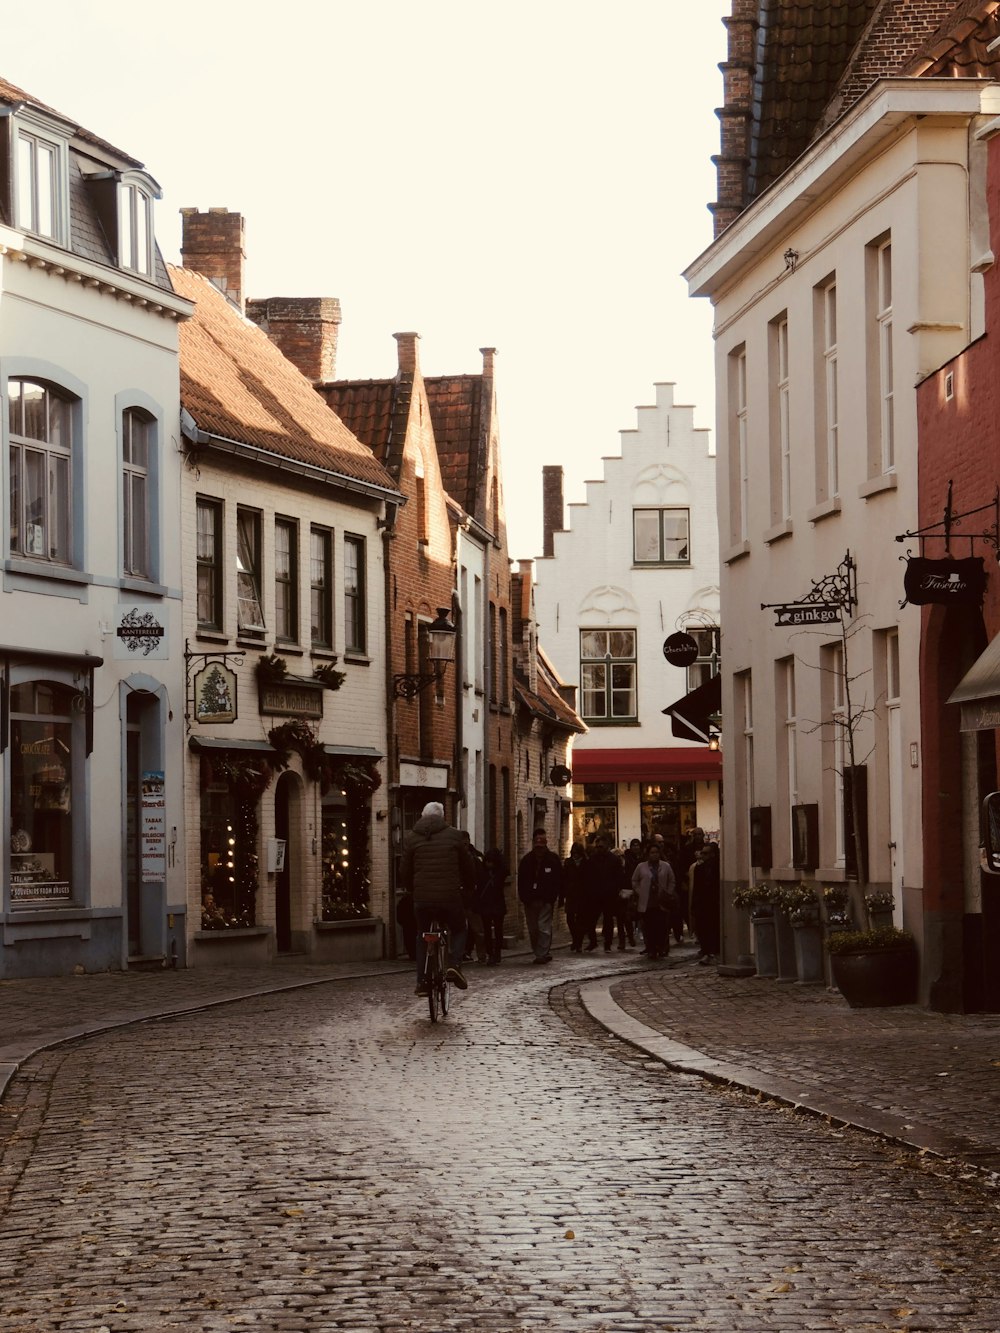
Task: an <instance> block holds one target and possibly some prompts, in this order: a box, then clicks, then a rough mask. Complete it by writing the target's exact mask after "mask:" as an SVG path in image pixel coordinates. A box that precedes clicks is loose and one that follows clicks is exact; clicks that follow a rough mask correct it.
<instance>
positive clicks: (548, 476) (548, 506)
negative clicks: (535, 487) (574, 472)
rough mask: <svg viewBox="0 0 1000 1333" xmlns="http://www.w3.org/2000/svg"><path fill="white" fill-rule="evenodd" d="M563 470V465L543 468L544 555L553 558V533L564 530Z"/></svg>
mask: <svg viewBox="0 0 1000 1333" xmlns="http://www.w3.org/2000/svg"><path fill="white" fill-rule="evenodd" d="M563 531H564V529H563V470H562V468H561V467H543V468H542V556H543V557H545V556H547V557H549V558H550V559H551V557H552V554H553V551H554V543H553V540H552V534H553V533H554V532H563Z"/></svg>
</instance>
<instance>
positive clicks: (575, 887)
mask: <svg viewBox="0 0 1000 1333" xmlns="http://www.w3.org/2000/svg"><path fill="white" fill-rule="evenodd" d="M586 863H587V849H586V848H585V847H584V845H583V843H582V842H574V844H573V846H572V847H571V848H570V849H569V856H568V857H567V858H566V860H565V861H564V862H563V869H562V898H563V902H564V903H565V904H566V924H567V926H568V927H569V934H570V940H571V941H572V943H571V945H570V948H571V950H572V952H573V953H582V952H583V940H584V936H585V935H587V934H588V933H589V935H590V940H591V944H590V947H591V948H592V949H596V948H597V933H596V925H595V922H594V919H593V918H592V916H591V913H590V912H589V910H588V902H589V899H588V895H587V889H586V886H585V884H584V882H583V870H584V866H585V865H586Z"/></svg>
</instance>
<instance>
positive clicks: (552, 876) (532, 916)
mask: <svg viewBox="0 0 1000 1333" xmlns="http://www.w3.org/2000/svg"><path fill="white" fill-rule="evenodd" d="M561 881H562V865H561V864H560V861H559V858H558V856H556V854H555V852H550V851H549V839H548V834H547V833H546V832H545V830H544V829H543V828H536V829H535V832H534V834H533V835H532V839H531V851H530V852H527V853H526V854H525V855H524V856H522V857H521V860H520V862H519V863H518V867H517V896H518V898H520V900H521V902H522V903H523V904H524V919H525V921H526V922H527V923H528V938H529V940H530V941H531V951H532V953H533V954H534V955H535V958H534V961H535V962H536V963H551V962H552V953H551V950H552V909H553V907H554V906H555V903H556V899H557V898H559V897H560V896H561Z"/></svg>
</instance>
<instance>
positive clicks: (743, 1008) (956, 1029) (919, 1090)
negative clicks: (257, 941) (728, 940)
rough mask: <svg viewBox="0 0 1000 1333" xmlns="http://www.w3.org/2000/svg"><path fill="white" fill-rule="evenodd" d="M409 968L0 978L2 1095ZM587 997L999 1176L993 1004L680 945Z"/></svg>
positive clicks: (683, 1057) (788, 1096)
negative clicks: (195, 1028)
mask: <svg viewBox="0 0 1000 1333" xmlns="http://www.w3.org/2000/svg"><path fill="white" fill-rule="evenodd" d="M633 960H634V963H633ZM616 961H617V960H616ZM622 961H623V962H624V959H622ZM574 962H575V960H574V958H573V956H572V955H571V954H567V953H566V952H565V951H564V950H563V949H560V950H559V951H558V952H557V954H556V965H555V966H554V967H552V968H550V969H546V977H547V978H548V979H549V980H550V981H551V983H553V984H559V983H561V982H564V981H569V980H572V979H573V974H574V972H575V971H576V969H575V967H574ZM560 964H561V965H560ZM412 966H413V965H412V963H410V962H409V961H408V960H406V959H405V958H404V959H400V960H396V961H394V962H376V963H337V964H314V963H309V962H306V961H304V960H299V959H283V960H281V961H279V962H277V963H274V964H272V965H263V966H255V967H246V968H237V967H232V968H218V969H209V968H193V969H187V970H182V971H176V972H175V971H163V972H105V973H100V974H99V975H87V976H70V977H42V978H38V979H34V980H12V981H0V1096H2V1095H3V1091H4V1089H5V1088H6V1086H7V1083H8V1082H9V1081H10V1079H11V1078H12V1076H13V1075H14V1073H15V1072H16V1070H17V1068H18V1066H19V1065H20V1064H22V1063H23V1062H24V1061H25V1060H26V1059H27V1058H28V1057H29V1056H30V1055H32V1054H33V1053H34V1052H35V1051H37V1050H40V1049H42V1048H44V1047H48V1046H52V1045H55V1044H58V1043H59V1042H63V1041H70V1040H73V1039H75V1038H79V1037H85V1036H88V1035H90V1034H92V1033H96V1032H101V1031H105V1030H107V1029H108V1028H114V1027H118V1026H122V1025H124V1024H128V1023H133V1022H137V1021H141V1020H143V1019H148V1018H162V1017H166V1016H168V1015H172V1014H181V1013H190V1012H195V1011H197V1010H200V1009H206V1008H209V1007H211V1006H214V1005H218V1004H229V1003H233V1002H235V1001H238V1000H240V999H243V998H246V997H248V996H253V995H260V994H266V993H269V992H272V991H280V990H289V989H296V988H299V987H303V986H315V985H321V984H323V983H324V982H328V981H335V980H345V979H348V978H352V977H368V976H383V975H391V974H396V973H400V972H409V971H410V969H411V968H412ZM612 966H613V965H612ZM581 998H582V1000H583V1003H584V1005H585V1007H586V1008H587V1010H588V1011H589V1012H590V1013H591V1014H592V1015H593V1017H594V1018H596V1019H597V1020H598V1022H600V1023H601V1024H602V1025H603V1026H604V1027H606V1028H607V1029H608V1030H609V1031H611V1032H613V1033H614V1034H615V1035H617V1036H619V1037H621V1038H623V1039H624V1040H625V1041H628V1042H630V1043H631V1044H632V1045H634V1046H636V1047H638V1048H639V1049H641V1050H643V1051H646V1052H647V1053H648V1054H649V1055H650V1056H652V1057H653V1058H655V1059H657V1060H661V1061H663V1062H664V1063H665V1064H667V1065H669V1066H670V1067H671V1068H675V1069H679V1070H683V1071H686V1072H690V1073H696V1074H698V1075H700V1076H702V1077H704V1078H708V1079H711V1080H713V1081H715V1082H721V1083H725V1084H729V1085H732V1086H734V1087H738V1088H743V1089H746V1090H748V1091H750V1092H761V1093H763V1094H764V1095H766V1096H768V1097H772V1098H775V1099H776V1100H778V1101H781V1102H784V1103H786V1104H787V1105H789V1106H794V1107H797V1108H801V1109H803V1110H807V1111H811V1112H813V1113H815V1114H817V1115H820V1116H823V1117H826V1118H829V1119H830V1120H832V1121H833V1122H834V1123H838V1124H841V1123H842V1124H850V1125H855V1126H857V1127H858V1128H860V1129H865V1130H869V1131H871V1132H873V1133H876V1134H879V1135H882V1136H884V1137H886V1138H888V1139H891V1140H893V1141H896V1142H898V1143H900V1144H904V1145H907V1146H908V1147H910V1148H913V1149H916V1150H920V1151H926V1152H930V1153H933V1154H936V1155H939V1156H942V1157H946V1158H950V1159H957V1160H959V1161H961V1162H963V1163H965V1164H967V1165H968V1166H970V1167H973V1168H975V1169H977V1170H979V1171H988V1172H1000V1015H998V1014H972V1015H964V1014H935V1013H930V1012H928V1011H926V1010H923V1009H918V1008H916V1007H905V1008H893V1009H850V1008H849V1007H848V1006H847V1004H846V1002H845V1001H844V1000H843V999H842V998H841V996H840V995H839V994H838V993H837V992H836V991H828V990H825V989H824V988H823V987H821V986H797V985H794V984H792V985H782V984H779V983H777V982H775V981H762V980H758V979H757V978H755V977H746V978H743V977H740V978H735V977H720V976H719V975H718V974H717V973H716V971H715V969H714V968H710V967H698V966H696V964H695V959H694V953H693V950H688V949H679V950H676V951H675V952H674V953H673V954H672V955H671V966H670V967H669V968H662V967H656V966H655V965H653V966H650V967H649V968H648V970H646V969H645V968H643V966H642V965H641V964H640V962H639V958H638V955H629V967H628V971H627V972H624V973H619V974H618V975H614V974H612V975H610V976H605V977H603V978H599V979H597V980H587V979H581Z"/></svg>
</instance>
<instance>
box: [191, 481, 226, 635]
mask: <svg viewBox="0 0 1000 1333" xmlns="http://www.w3.org/2000/svg"><path fill="white" fill-rule="evenodd" d="M197 566H198V572H197V582H198V628H199V629H210V630H219V631H221V629H222V503H221V501H219V500H205V499H202V498H201V497H199V499H198V548H197Z"/></svg>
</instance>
